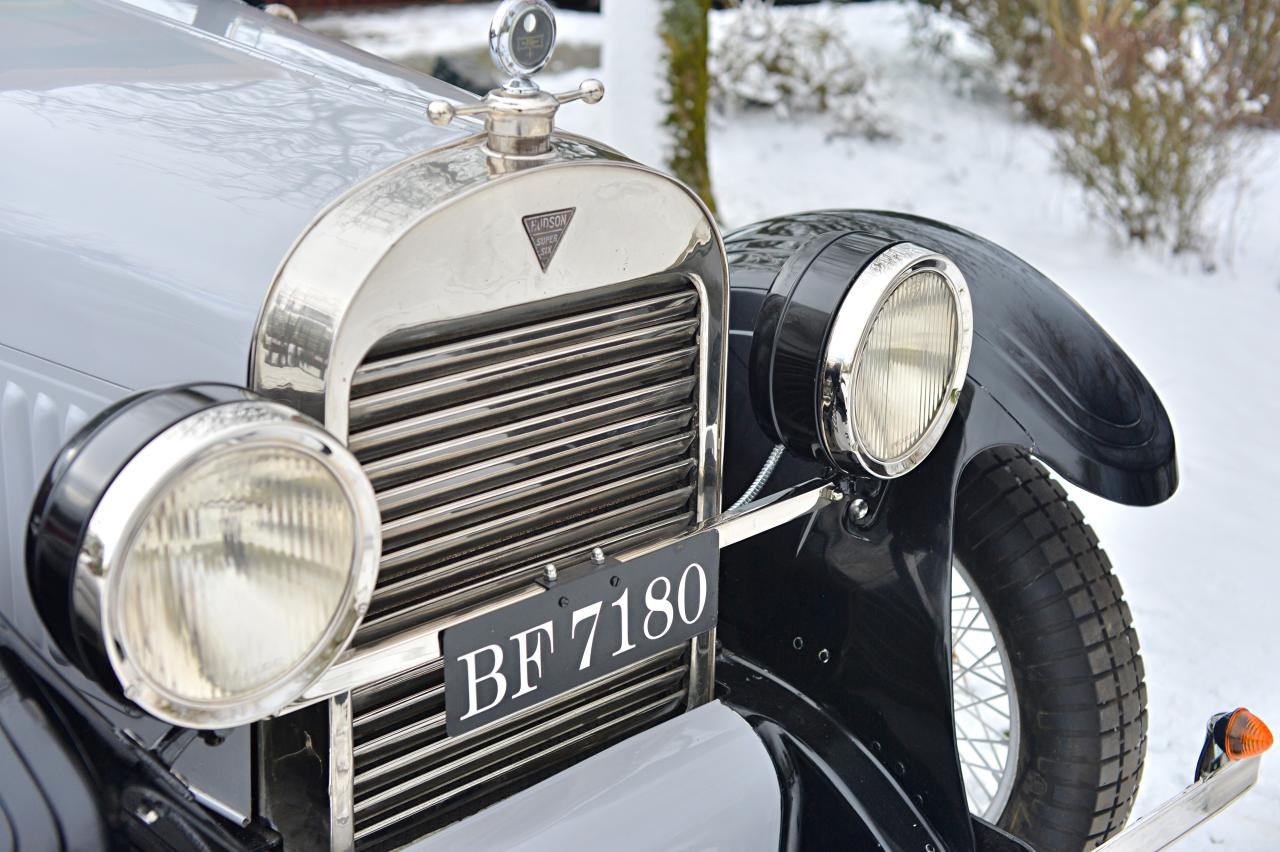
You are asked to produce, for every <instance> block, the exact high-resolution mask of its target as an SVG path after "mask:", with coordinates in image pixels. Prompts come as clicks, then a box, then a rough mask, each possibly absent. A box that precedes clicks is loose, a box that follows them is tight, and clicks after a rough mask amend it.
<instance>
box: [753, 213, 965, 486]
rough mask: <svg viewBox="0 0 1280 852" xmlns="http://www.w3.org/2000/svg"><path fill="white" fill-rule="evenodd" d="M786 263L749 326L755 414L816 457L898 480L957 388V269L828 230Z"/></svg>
mask: <svg viewBox="0 0 1280 852" xmlns="http://www.w3.org/2000/svg"><path fill="white" fill-rule="evenodd" d="M794 260H796V262H794V263H791V264H789V265H788V267H787V268H785V269H784V270H783V272H782V273H781V274H780V275H779V276H778V279H777V280H775V282H774V284H773V288H772V289H771V290H770V293H769V296H768V297H767V299H766V301H765V307H764V308H763V309H762V313H761V317H760V320H759V321H758V323H757V326H756V335H757V336H756V339H755V341H754V342H753V349H752V385H753V387H752V395H753V402H754V403H755V406H756V410H757V413H758V414H759V415H760V419H761V422H762V424H763V425H764V426H765V428H766V430H767V431H770V432H772V433H773V435H774V436H775V437H776V438H778V439H779V440H780V441H781V442H783V443H785V444H786V445H787V446H788V447H790V448H791V449H793V450H796V451H799V452H802V453H805V454H808V455H812V456H813V457H814V458H816V459H819V460H824V461H828V462H831V463H834V464H836V465H839V466H840V467H842V468H844V469H847V470H850V471H857V470H864V471H866V472H868V473H871V474H873V475H875V476H879V477H883V478H891V477H895V476H901V475H902V474H904V473H906V472H907V471H909V470H911V469H912V468H914V467H915V466H916V465H918V464H919V463H920V462H921V461H923V460H924V458H925V456H927V455H928V453H929V451H930V450H932V449H933V447H934V446H935V445H936V444H937V442H938V439H939V438H940V437H941V436H942V433H943V431H944V430H945V429H946V426H947V423H948V422H949V421H950V418H951V415H952V413H953V412H954V411H955V405H956V403H957V401H958V400H959V394H960V389H961V388H962V387H963V385H964V379H965V373H966V371H967V369H968V364H969V352H970V349H971V347H972V341H973V312H972V307H971V304H970V300H969V290H968V286H967V285H966V283H965V280H964V276H963V275H962V274H961V272H960V270H959V269H958V268H957V267H956V265H955V264H954V263H952V262H951V261H950V260H948V259H947V258H945V257H943V256H942V255H939V254H936V253H933V252H930V251H928V250H926V249H923V248H921V247H920V246H917V245H913V244H911V243H893V242H892V241H891V240H886V239H883V238H879V237H874V236H871V235H867V234H844V235H832V236H831V237H828V238H826V239H824V240H822V241H821V242H820V243H819V244H818V245H817V246H816V247H810V249H809V252H808V255H807V256H806V255H805V253H804V252H802V253H801V254H799V255H798V256H797V258H795V259H794Z"/></svg>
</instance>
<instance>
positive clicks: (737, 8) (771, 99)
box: [709, 0, 891, 139]
mask: <svg viewBox="0 0 1280 852" xmlns="http://www.w3.org/2000/svg"><path fill="white" fill-rule="evenodd" d="M717 17H718V18H719V20H718V21H717V23H718V24H719V26H717V27H716V29H715V30H713V33H712V35H713V39H712V46H711V58H710V63H709V65H710V70H711V80H712V97H713V98H714V100H715V102H716V104H717V106H719V107H720V109H721V110H724V111H729V110H734V109H741V108H766V109H772V110H775V111H776V112H777V113H778V114H779V115H783V116H798V115H804V114H815V113H820V114H825V115H828V116H830V117H831V119H832V135H836V136H865V137H867V138H872V139H875V138H882V137H886V136H889V135H891V133H890V131H889V129H888V126H887V125H886V124H885V122H884V120H883V119H882V118H880V117H879V115H878V113H877V110H876V104H875V97H874V95H873V94H872V91H871V85H870V80H869V78H868V76H867V73H866V72H865V71H864V70H863V69H862V65H861V63H859V62H858V60H857V57H856V56H855V55H854V52H853V48H852V47H851V46H850V45H849V42H848V40H847V39H846V38H845V35H844V32H843V31H842V29H841V27H840V23H839V21H838V20H837V19H836V17H835V16H834V14H832V12H831V9H830V8H829V7H826V6H819V7H817V8H813V7H810V8H795V7H792V8H788V9H784V10H779V9H775V8H774V7H773V3H772V2H769V0H739V2H737V3H734V5H733V8H731V9H730V10H728V11H725V12H722V13H720V14H719V15H718V16H717Z"/></svg>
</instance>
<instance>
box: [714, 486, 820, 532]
mask: <svg viewBox="0 0 1280 852" xmlns="http://www.w3.org/2000/svg"><path fill="white" fill-rule="evenodd" d="M840 499H843V497H842V495H841V493H840V492H839V491H837V490H836V489H835V488H834V487H832V486H831V485H828V484H826V483H823V484H821V485H817V486H814V485H813V484H812V483H810V484H808V485H802V486H799V487H798V488H793V489H791V490H789V491H784V492H781V493H780V494H777V495H774V496H772V497H769V498H766V499H764V500H757V501H755V502H754V503H748V504H747V505H746V506H743V507H742V508H741V509H739V510H738V511H736V512H728V513H726V514H724V515H722V516H721V517H720V518H719V519H718V520H717V521H716V522H715V523H714V524H712V527H711V528H712V529H714V530H716V531H718V532H719V533H720V546H721V547H722V548H723V547H729V546H730V545H734V544H737V543H738V542H740V541H744V540H746V539H748V538H751V537H752V536H756V535H760V534H761V533H765V532H768V531H769V530H771V529H774V528H776V527H780V526H782V525H783V524H789V523H791V522H792V521H794V520H795V519H796V518H800V517H803V516H805V515H807V514H809V513H810V512H814V511H817V510H818V509H821V508H822V507H824V506H826V505H827V504H828V503H832V502H835V501H836V500H840Z"/></svg>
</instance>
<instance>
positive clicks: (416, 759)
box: [349, 279, 701, 846]
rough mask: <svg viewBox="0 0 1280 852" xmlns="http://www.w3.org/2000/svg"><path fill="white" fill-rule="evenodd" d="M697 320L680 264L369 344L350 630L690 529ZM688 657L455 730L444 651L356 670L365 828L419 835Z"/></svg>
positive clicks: (374, 628) (620, 731)
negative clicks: (375, 535)
mask: <svg viewBox="0 0 1280 852" xmlns="http://www.w3.org/2000/svg"><path fill="white" fill-rule="evenodd" d="M700 328H701V305H700V303H699V295H698V291H697V290H696V289H695V288H694V287H693V286H692V285H691V284H690V283H689V282H687V281H685V280H683V279H678V280H672V279H666V280H660V281H654V280H646V281H642V282H637V283H633V284H629V285H624V286H620V287H612V288H608V289H607V290H601V291H595V292H592V293H588V294H584V295H582V296H581V297H579V298H578V299H577V300H575V301H574V302H573V303H572V304H570V303H566V302H565V301H559V302H557V303H555V304H544V305H532V306H523V307H521V309H520V310H519V313H518V314H517V313H515V312H510V311H509V312H499V313H495V314H490V315H489V316H488V317H487V318H486V321H485V325H483V326H480V325H476V326H472V327H451V328H443V329H440V328H433V329H426V330H424V331H423V332H420V333H418V334H416V335H405V336H401V337H399V338H397V339H393V340H389V341H387V342H386V343H384V344H383V345H381V346H379V347H378V348H376V349H375V350H374V351H373V352H372V353H370V356H369V357H368V358H367V359H366V361H365V363H364V364H363V365H362V366H361V367H360V368H359V370H358V371H357V373H356V375H355V377H354V380H353V385H352V399H351V408H350V437H349V446H350V448H351V450H352V451H353V452H354V453H355V454H356V457H357V458H358V459H359V460H360V461H361V463H362V464H363V466H364V468H365V471H366V473H367V474H368V476H369V478H370V480H371V481H372V482H373V485H374V488H375V490H376V491H377V494H378V502H379V508H380V509H381V512H382V518H383V530H382V532H383V554H382V562H381V570H380V574H379V579H378V585H377V588H376V590H375V592H374V596H373V601H372V603H371V606H370V609H369V612H368V614H367V616H366V617H365V620H364V623H363V625H362V627H361V629H360V632H359V633H358V634H357V636H356V639H355V644H356V646H357V647H360V646H364V645H369V644H370V643H375V642H379V641H381V640H384V639H387V638H389V637H394V636H395V635H397V634H399V633H400V632H402V631H404V630H407V629H410V628H412V627H415V626H417V625H420V624H425V623H428V622H431V621H433V620H435V619H438V618H440V617H441V616H445V615H449V614H453V613H457V612H459V611H461V610H463V609H466V608H469V607H473V606H476V605H478V604H483V603H485V602H488V601H492V600H493V599H494V598H496V597H499V596H501V595H503V594H505V593H508V592H510V591H513V590H515V589H517V588H520V587H525V586H527V584H528V583H529V582H531V581H532V580H533V579H535V578H536V577H537V576H538V574H539V573H540V572H541V570H542V567H543V566H544V565H545V564H546V563H548V562H554V563H555V564H556V565H557V566H561V567H565V566H569V565H572V564H574V563H575V562H579V561H585V560H586V559H588V558H589V553H590V550H591V548H593V547H597V546H598V547H602V548H604V549H605V551H606V552H612V553H617V552H620V551H622V550H625V549H628V548H631V547H635V546H639V545H642V544H647V543H651V542H654V541H659V540H665V539H670V538H673V537H675V536H677V535H679V534H681V533H683V532H684V531H686V530H687V529H689V528H690V527H691V526H692V525H693V524H694V523H695V522H696V521H697V511H696V507H697V499H696V498H697V489H698V479H699V477H698V459H699V452H700V449H701V448H700V445H699V410H698V406H699V396H700V392H701V386H700V364H701V359H700V357H699V355H700V353H699V345H700ZM426 341H429V342H426ZM687 666H688V663H687V659H686V655H685V653H684V649H680V650H679V651H678V652H672V653H670V654H665V655H660V656H659V657H657V658H654V660H652V661H649V662H645V663H641V664H639V665H637V666H635V667H633V668H632V669H629V670H626V671H624V672H621V673H617V674H615V675H611V676H609V677H606V678H604V679H602V680H601V681H598V682H596V683H595V684H593V685H591V686H590V687H588V688H585V689H584V690H580V691H579V692H578V693H576V694H573V695H570V696H561V697H559V698H557V699H554V700H553V701H550V702H547V703H545V704H543V705H539V706H538V707H535V708H533V709H532V710H530V711H528V712H527V713H523V714H520V715H518V716H517V717H513V718H512V719H508V720H502V721H500V722H498V723H495V725H494V726H490V728H487V729H482V730H481V731H478V732H475V733H474V734H468V735H466V736H464V737H459V738H453V739H445V738H444V715H443V713H444V686H443V677H442V671H441V669H440V667H439V665H438V664H436V665H434V666H429V667H426V668H423V669H419V670H416V671H415V672H412V673H410V674H409V675H402V676H399V677H397V678H393V679H391V680H388V681H382V682H380V683H378V684H375V685H373V686H370V687H366V688H363V689H361V690H360V691H358V692H357V693H355V694H353V710H354V712H355V726H354V731H353V735H354V742H355V762H356V766H355V768H356V777H355V802H354V805H355V815H356V837H357V841H359V843H360V845H362V846H363V845H369V844H372V845H374V846H381V845H384V844H385V843H391V842H392V841H393V840H394V839H395V838H400V839H405V838H408V837H411V836H416V835H417V834H421V833H422V832H423V831H426V830H430V829H431V828H433V827H437V826H438V825H440V824H443V822H447V821H450V820H452V819H456V818H457V817H458V816H460V815H461V814H462V813H463V812H464V811H465V810H466V809H468V808H473V807H480V806H483V804H485V803H487V802H489V801H492V800H493V799H494V798H499V797H501V796H504V795H509V794H510V793H511V792H513V791H514V790H515V789H518V788H519V787H520V786H523V785H525V784H527V783H530V782H531V781H532V780H536V779H537V778H540V777H543V776H544V775H546V774H549V773H550V772H551V771H555V769H558V768H560V767H562V766H564V765H566V764H567V763H569V762H572V761H574V760H577V759H581V757H582V756H583V755H585V754H588V753H591V752H593V751H595V750H598V749H599V748H601V747H603V746H605V745H607V744H609V743H610V742H614V741H616V740H617V739H619V738H621V737H623V736H626V735H628V734H630V733H632V732H633V731H634V730H636V729H637V728H639V727H645V726H648V725H650V724H653V723H654V722H655V721H658V720H660V719H662V718H665V717H666V716H668V715H670V714H671V713H672V712H674V711H675V710H676V709H677V708H679V707H681V706H683V702H684V699H685V693H686V690H687V685H686V684H687V678H686V674H687ZM460 809H461V810H460ZM406 832H408V833H407V834H406ZM397 842H398V841H397Z"/></svg>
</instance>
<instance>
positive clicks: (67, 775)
mask: <svg viewBox="0 0 1280 852" xmlns="http://www.w3.org/2000/svg"><path fill="white" fill-rule="evenodd" d="M106 838H107V833H106V830H105V827H104V820H103V818H102V814H101V813H100V811H99V808H98V802H97V796H96V795H95V792H94V786H93V783H92V781H91V779H90V774H89V772H88V768H87V766H86V765H85V763H84V762H83V761H82V760H81V759H80V757H79V755H77V754H76V753H75V751H74V749H73V748H72V747H71V745H70V743H68V742H67V741H66V739H65V738H64V737H63V736H62V735H61V734H60V733H59V731H58V730H57V725H56V724H55V722H54V720H53V719H52V718H51V716H50V712H49V709H48V707H47V705H46V703H45V701H44V700H43V699H42V697H41V696H40V694H39V689H38V684H37V683H36V681H35V680H34V678H33V676H32V675H31V673H30V672H29V671H28V670H27V669H26V667H25V666H24V665H23V664H22V663H21V661H19V660H18V659H17V658H16V657H15V656H13V655H12V654H8V653H5V652H2V651H0V849H85V850H90V849H101V848H104V847H105V846H106V843H107V840H106Z"/></svg>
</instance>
